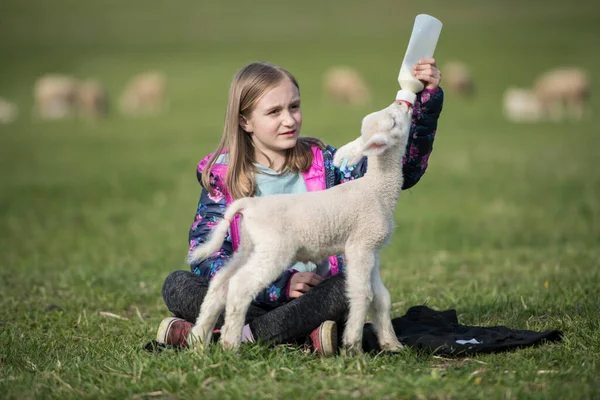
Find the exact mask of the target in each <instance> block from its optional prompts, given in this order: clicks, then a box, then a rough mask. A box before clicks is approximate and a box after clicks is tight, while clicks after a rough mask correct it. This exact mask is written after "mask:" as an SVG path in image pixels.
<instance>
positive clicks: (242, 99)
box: [202, 62, 325, 199]
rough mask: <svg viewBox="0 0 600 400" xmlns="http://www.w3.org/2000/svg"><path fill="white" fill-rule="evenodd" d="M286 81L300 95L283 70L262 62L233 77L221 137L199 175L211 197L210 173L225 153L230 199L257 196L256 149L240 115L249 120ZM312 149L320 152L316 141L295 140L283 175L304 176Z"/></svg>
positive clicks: (242, 70)
mask: <svg viewBox="0 0 600 400" xmlns="http://www.w3.org/2000/svg"><path fill="white" fill-rule="evenodd" d="M284 79H289V80H290V81H291V82H292V83H293V84H294V85H295V86H296V87H297V88H298V92H300V87H299V85H298V81H297V80H296V78H294V76H293V75H292V74H290V73H289V72H288V71H286V70H285V69H283V68H281V67H279V66H276V65H273V64H270V63H264V62H254V63H251V64H248V65H246V66H245V67H243V68H241V69H240V70H239V71H238V72H237V73H236V74H235V76H234V78H233V81H232V82H231V87H230V89H229V100H228V102H227V113H226V114H225V126H224V128H223V136H222V137H221V141H220V142H219V146H218V147H217V150H216V151H215V152H214V153H213V155H212V156H211V158H210V160H209V161H208V164H206V167H205V168H204V171H203V173H202V186H204V187H205V188H206V189H207V190H208V191H209V192H210V193H211V194H214V193H213V190H214V189H213V188H212V187H211V185H210V172H211V170H212V167H213V166H214V164H215V162H216V161H217V159H218V158H219V156H220V155H221V154H222V153H223V152H226V153H227V155H228V159H229V160H228V167H227V176H226V179H225V183H226V185H227V189H228V190H229V193H230V195H231V197H232V198H234V199H239V198H241V197H249V196H253V195H254V194H255V192H256V178H255V175H256V172H258V168H256V166H255V165H254V162H255V149H254V144H253V142H252V138H251V137H250V135H249V134H248V133H247V132H246V131H244V130H243V129H242V127H241V126H240V115H243V116H244V117H246V118H248V117H249V116H250V114H251V113H252V111H253V110H254V106H255V105H256V103H257V101H258V100H259V99H260V98H261V97H262V96H263V95H264V94H265V93H266V92H267V91H268V90H270V89H272V88H274V87H275V86H277V85H278V84H279V83H280V82H281V81H282V80H284ZM311 145H316V146H318V147H319V148H321V149H323V148H324V147H325V146H324V144H323V142H321V141H320V140H319V139H315V138H309V137H302V138H298V142H297V143H296V146H294V147H293V148H291V149H288V150H287V151H286V157H285V163H284V166H283V171H285V172H290V171H292V172H305V171H308V169H309V168H310V166H311V164H312V162H313V153H312V150H311Z"/></svg>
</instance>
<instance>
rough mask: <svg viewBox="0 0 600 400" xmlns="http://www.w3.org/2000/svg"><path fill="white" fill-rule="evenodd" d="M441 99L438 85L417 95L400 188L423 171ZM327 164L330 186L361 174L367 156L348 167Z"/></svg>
mask: <svg viewBox="0 0 600 400" xmlns="http://www.w3.org/2000/svg"><path fill="white" fill-rule="evenodd" d="M443 102H444V92H443V91H442V89H441V88H440V87H438V88H436V89H433V90H429V89H425V90H423V91H422V92H420V93H418V94H417V100H416V101H415V105H414V106H413V114H412V122H411V126H410V136H409V138H408V143H407V145H406V154H405V156H404V158H403V159H402V173H403V175H404V184H403V185H402V189H403V190H404V189H409V188H411V187H413V186H414V185H415V184H416V183H417V182H418V181H419V180H420V179H421V177H422V176H423V174H425V170H426V169H427V165H428V161H429V156H430V155H431V152H432V150H433V140H434V138H435V133H436V130H437V122H438V118H439V116H440V113H441V112H442V105H443ZM328 150H330V151H331V152H332V158H331V159H333V154H334V153H335V151H336V150H335V149H333V148H330V149H328ZM331 167H332V168H334V171H335V182H334V185H339V184H340V183H344V182H347V181H351V180H353V179H356V178H360V177H361V176H363V175H364V174H365V172H367V158H366V157H363V158H362V159H361V160H360V161H359V162H358V163H357V164H356V165H354V166H352V167H344V168H337V167H335V166H333V164H331Z"/></svg>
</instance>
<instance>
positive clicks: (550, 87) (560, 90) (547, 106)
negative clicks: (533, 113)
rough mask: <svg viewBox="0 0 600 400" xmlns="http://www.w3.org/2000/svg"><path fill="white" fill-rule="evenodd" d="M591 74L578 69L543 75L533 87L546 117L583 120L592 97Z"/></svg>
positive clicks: (560, 69) (573, 68)
mask: <svg viewBox="0 0 600 400" xmlns="http://www.w3.org/2000/svg"><path fill="white" fill-rule="evenodd" d="M590 88H591V81H590V76H589V74H588V73H587V72H586V71H585V70H583V69H581V68H577V67H570V68H568V67H564V68H554V69H551V70H549V71H546V72H545V73H543V74H541V75H540V76H539V77H538V78H537V79H536V81H535V82H534V85H533V90H534V92H535V95H536V98H537V100H538V102H539V103H540V106H541V107H542V111H543V112H544V117H546V118H549V119H551V120H553V121H561V120H563V119H564V118H565V117H568V118H571V119H574V120H580V119H582V118H583V116H584V114H585V112H586V108H587V106H588V102H589V97H590Z"/></svg>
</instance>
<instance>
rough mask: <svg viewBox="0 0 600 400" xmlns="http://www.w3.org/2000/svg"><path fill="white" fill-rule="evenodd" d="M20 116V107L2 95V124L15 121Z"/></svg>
mask: <svg viewBox="0 0 600 400" xmlns="http://www.w3.org/2000/svg"><path fill="white" fill-rule="evenodd" d="M18 116H19V107H17V106H16V105H15V104H13V103H11V102H10V101H8V100H6V99H3V98H2V97H0V124H3V125H8V124H10V123H13V122H14V121H15V120H16V119H17V117H18Z"/></svg>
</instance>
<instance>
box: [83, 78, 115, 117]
mask: <svg viewBox="0 0 600 400" xmlns="http://www.w3.org/2000/svg"><path fill="white" fill-rule="evenodd" d="M77 106H78V110H79V114H80V115H82V116H84V117H88V118H101V117H105V116H106V113H107V112H108V99H107V96H106V90H105V89H104V86H102V84H101V83H100V82H98V81H96V80H93V79H88V80H85V81H83V82H81V83H80V84H79V86H78V88H77Z"/></svg>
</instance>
